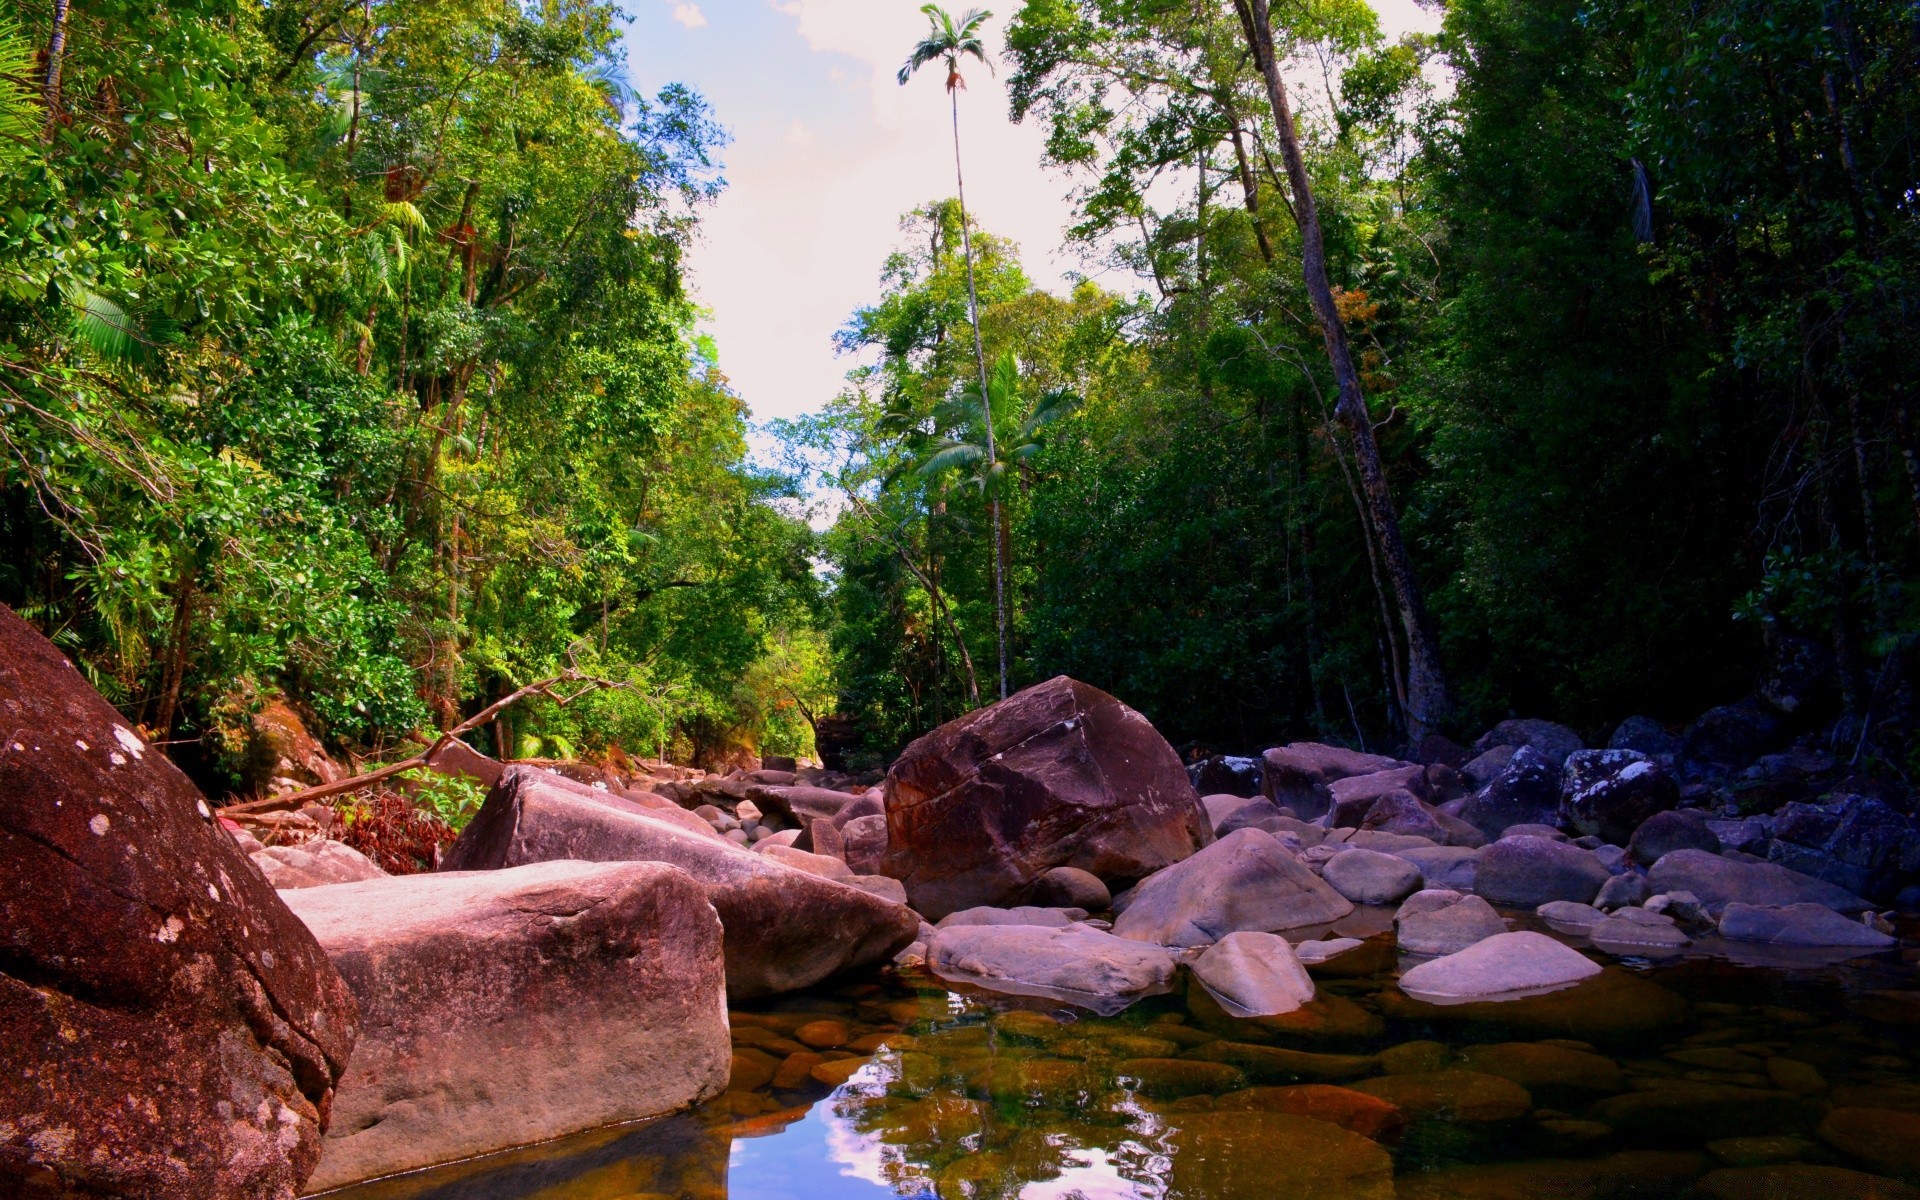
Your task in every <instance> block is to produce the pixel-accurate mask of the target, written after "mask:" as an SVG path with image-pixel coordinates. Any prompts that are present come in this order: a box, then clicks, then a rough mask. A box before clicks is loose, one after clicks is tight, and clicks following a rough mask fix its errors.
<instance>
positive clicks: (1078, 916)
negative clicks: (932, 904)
mask: <svg viewBox="0 0 1920 1200" xmlns="http://www.w3.org/2000/svg"><path fill="white" fill-rule="evenodd" d="M1086 916H1087V914H1086V911H1085V910H1083V909H1078V908H1040V907H1038V906H1037V905H1027V904H1023V905H1020V906H1018V907H1016V908H994V907H992V906H990V905H984V904H983V905H981V906H980V907H978V908H963V909H961V910H960V911H959V912H957V913H948V914H947V915H946V916H944V917H941V918H940V920H939V921H938V922H936V923H935V924H934V928H935V929H959V928H964V927H967V926H972V925H1039V926H1043V927H1045V928H1048V929H1065V928H1066V927H1067V926H1069V925H1071V924H1073V923H1074V922H1075V921H1084V920H1085V919H1086Z"/></svg>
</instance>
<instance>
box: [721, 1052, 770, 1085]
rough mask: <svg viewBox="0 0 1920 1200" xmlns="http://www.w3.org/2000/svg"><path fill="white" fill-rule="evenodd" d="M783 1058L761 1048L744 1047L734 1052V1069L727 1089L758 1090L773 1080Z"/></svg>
mask: <svg viewBox="0 0 1920 1200" xmlns="http://www.w3.org/2000/svg"><path fill="white" fill-rule="evenodd" d="M780 1062H781V1060H779V1059H777V1058H774V1057H773V1056H772V1055H770V1054H765V1053H762V1052H761V1051H759V1050H753V1049H742V1050H735V1051H734V1052H733V1070H732V1072H731V1073H730V1074H729V1075H728V1076H727V1090H728V1091H730V1092H757V1091H759V1090H760V1089H761V1088H763V1087H766V1086H767V1085H768V1084H769V1083H772V1082H773V1075H774V1072H775V1071H778V1070H779V1069H780Z"/></svg>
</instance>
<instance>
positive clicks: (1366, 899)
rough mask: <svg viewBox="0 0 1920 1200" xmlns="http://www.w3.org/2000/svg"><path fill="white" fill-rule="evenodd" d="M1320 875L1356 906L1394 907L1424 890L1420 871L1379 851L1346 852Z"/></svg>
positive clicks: (1334, 857)
mask: <svg viewBox="0 0 1920 1200" xmlns="http://www.w3.org/2000/svg"><path fill="white" fill-rule="evenodd" d="M1320 875H1321V878H1323V879H1325V880H1326V881H1327V882H1328V883H1329V884H1331V885H1332V886H1333V890H1334V891H1336V892H1339V893H1340V894H1341V895H1342V896H1345V897H1346V898H1347V899H1349V900H1351V901H1353V902H1354V903H1355V904H1394V903H1397V902H1398V901H1401V900H1404V899H1406V898H1407V897H1408V896H1410V895H1412V894H1413V893H1414V892H1416V891H1418V890H1419V888H1420V868H1419V867H1417V866H1415V865H1414V864H1412V863H1410V862H1408V861H1407V860H1406V859H1404V858H1398V857H1396V856H1394V855H1391V854H1382V853H1380V852H1379V851H1377V850H1363V849H1357V848H1356V849H1351V850H1342V851H1341V852H1340V853H1338V854H1336V855H1334V856H1333V857H1332V858H1330V859H1328V860H1327V865H1326V866H1325V867H1324V868H1322V869H1321V872H1320Z"/></svg>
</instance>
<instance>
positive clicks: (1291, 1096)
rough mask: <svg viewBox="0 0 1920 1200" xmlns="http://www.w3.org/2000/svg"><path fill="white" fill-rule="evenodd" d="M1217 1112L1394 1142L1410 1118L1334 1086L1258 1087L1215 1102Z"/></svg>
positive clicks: (1389, 1106)
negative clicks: (1311, 1123) (1282, 1119)
mask: <svg viewBox="0 0 1920 1200" xmlns="http://www.w3.org/2000/svg"><path fill="white" fill-rule="evenodd" d="M1213 1107H1214V1110H1215V1111H1216V1112H1244V1111H1254V1112H1279V1113H1290V1114H1292V1115H1293V1116H1296V1117H1311V1118H1312V1119H1314V1120H1316V1121H1325V1122H1327V1123H1328V1124H1329V1125H1338V1126H1340V1128H1342V1129H1346V1130H1350V1131H1352V1132H1354V1133H1357V1134H1359V1135H1360V1136H1361V1137H1366V1138H1372V1139H1374V1140H1375V1141H1386V1142H1391V1141H1393V1140H1395V1139H1396V1138H1398V1137H1399V1136H1400V1133H1401V1131H1402V1130H1404V1129H1405V1128H1406V1127H1407V1116H1406V1114H1405V1113H1403V1112H1401V1111H1400V1110H1399V1109H1398V1108H1395V1107H1394V1106H1393V1105H1392V1104H1390V1103H1388V1102H1387V1101H1385V1100H1382V1099H1381V1098H1380V1097H1378V1096H1370V1095H1368V1094H1367V1093H1365V1092H1356V1091H1354V1090H1353V1089H1352V1088H1344V1087H1335V1086H1333V1085H1332V1084H1330V1083H1303V1084H1298V1085H1296V1086H1294V1087H1254V1088H1244V1089H1242V1090H1240V1091H1237V1092H1228V1093H1227V1094H1226V1095H1224V1096H1222V1097H1220V1098H1219V1099H1218V1100H1215V1101H1214V1102H1213Z"/></svg>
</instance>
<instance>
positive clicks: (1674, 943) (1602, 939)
mask: <svg viewBox="0 0 1920 1200" xmlns="http://www.w3.org/2000/svg"><path fill="white" fill-rule="evenodd" d="M1845 919H1846V918H1844V917H1842V918H1841V920H1845ZM1587 937H1588V938H1590V939H1592V941H1593V944H1594V945H1596V946H1598V947H1600V949H1602V950H1605V951H1608V952H1609V953H1612V954H1658V953H1662V952H1672V951H1676V950H1679V949H1680V948H1682V947H1683V946H1686V945H1687V944H1688V943H1690V942H1691V941H1692V939H1691V938H1689V937H1688V936H1687V935H1686V934H1684V933H1682V932H1680V930H1679V929H1678V928H1677V927H1676V926H1675V925H1674V923H1673V918H1672V917H1668V916H1664V915H1662V914H1659V913H1650V912H1648V911H1647V910H1646V909H1644V908H1623V909H1621V910H1620V911H1618V912H1616V913H1612V914H1610V915H1608V916H1605V917H1602V918H1601V919H1600V920H1598V921H1595V922H1594V923H1593V925H1592V926H1591V927H1590V928H1589V929H1588V930H1587Z"/></svg>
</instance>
